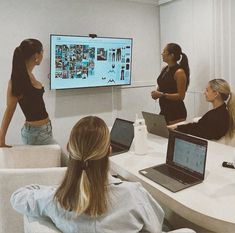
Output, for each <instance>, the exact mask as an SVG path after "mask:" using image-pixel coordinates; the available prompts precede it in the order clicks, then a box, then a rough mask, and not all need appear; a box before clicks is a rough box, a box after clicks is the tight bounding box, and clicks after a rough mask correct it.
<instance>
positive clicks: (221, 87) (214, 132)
mask: <svg viewBox="0 0 235 233" xmlns="http://www.w3.org/2000/svg"><path fill="white" fill-rule="evenodd" d="M205 97H206V100H207V101H208V102H210V103H212V106H213V109H212V110H210V111H208V112H207V113H206V114H205V115H204V116H203V117H202V118H201V119H200V120H199V121H198V122H197V123H189V124H185V125H179V126H169V128H172V129H176V130H178V131H181V132H183V133H188V134H191V135H195V136H198V137H202V138H205V139H214V140H218V139H220V138H221V137H223V136H225V135H228V136H229V137H231V138H232V137H233V134H234V127H235V96H234V94H233V93H232V92H231V91H230V87H229V84H228V83H227V82H226V81H225V80H223V79H213V80H211V81H209V83H208V85H207V87H206V90H205Z"/></svg>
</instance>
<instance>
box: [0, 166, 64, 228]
mask: <svg viewBox="0 0 235 233" xmlns="http://www.w3.org/2000/svg"><path fill="white" fill-rule="evenodd" d="M65 171H66V167H63V168H62V167H54V168H34V169H0V184H1V185H0V233H11V232H12V233H14V232H17V233H23V232H24V230H23V216H22V215H20V214H18V213H17V212H16V211H15V210H14V209H13V208H12V207H11V205H10V197H11V195H12V193H13V192H14V191H15V190H17V189H18V188H20V187H23V186H25V185H29V184H41V185H56V184H59V183H60V182H61V181H62V179H63V177H64V175H65ZM34 233H35V232H34Z"/></svg>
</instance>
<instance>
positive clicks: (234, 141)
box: [216, 130, 235, 147]
mask: <svg viewBox="0 0 235 233" xmlns="http://www.w3.org/2000/svg"><path fill="white" fill-rule="evenodd" d="M216 142H219V143H222V144H224V145H228V146H233V147H235V130H234V133H233V137H232V138H230V137H228V136H227V135H226V136H224V137H222V138H220V139H219V140H217V141H216Z"/></svg>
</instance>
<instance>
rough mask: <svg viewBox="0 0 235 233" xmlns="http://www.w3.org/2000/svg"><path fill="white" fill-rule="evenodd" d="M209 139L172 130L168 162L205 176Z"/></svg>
mask: <svg viewBox="0 0 235 233" xmlns="http://www.w3.org/2000/svg"><path fill="white" fill-rule="evenodd" d="M206 154H207V141H206V140H204V139H200V138H196V137H193V136H190V135H186V134H182V133H178V132H175V131H171V132H170V138H169V142H168V151H167V162H168V163H170V164H171V165H174V166H177V167H180V168H183V169H184V170H186V171H188V172H189V173H192V174H193V175H197V176H198V177H199V178H204V173H205V163H206Z"/></svg>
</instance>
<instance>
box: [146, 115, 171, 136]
mask: <svg viewBox="0 0 235 233" xmlns="http://www.w3.org/2000/svg"><path fill="white" fill-rule="evenodd" d="M142 115H143V118H144V120H145V124H146V127H147V130H148V132H149V133H152V134H155V135H158V136H161V137H165V138H168V137H169V130H168V128H167V124H166V120H165V117H164V116H163V115H159V114H155V113H150V112H142Z"/></svg>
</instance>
